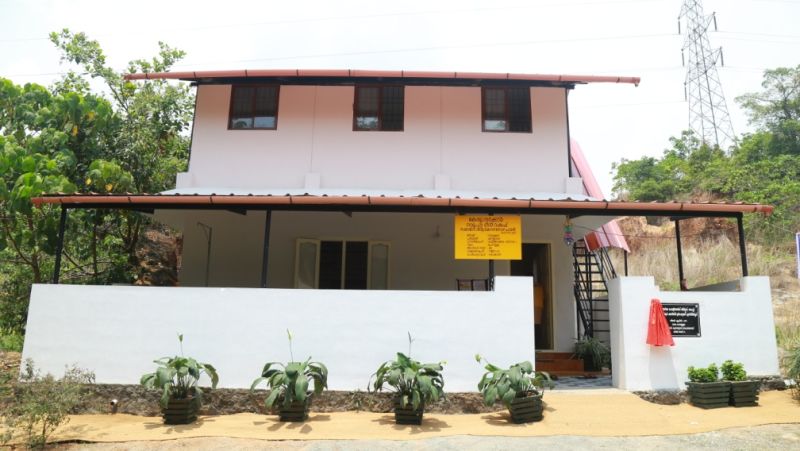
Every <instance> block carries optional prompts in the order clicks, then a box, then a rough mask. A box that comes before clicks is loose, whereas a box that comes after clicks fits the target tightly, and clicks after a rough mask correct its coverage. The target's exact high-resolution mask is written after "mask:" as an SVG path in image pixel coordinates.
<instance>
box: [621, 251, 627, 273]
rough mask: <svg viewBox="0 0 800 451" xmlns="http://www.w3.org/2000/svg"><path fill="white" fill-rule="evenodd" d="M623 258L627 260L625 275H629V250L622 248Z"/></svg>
mask: <svg viewBox="0 0 800 451" xmlns="http://www.w3.org/2000/svg"><path fill="white" fill-rule="evenodd" d="M622 259H623V261H624V262H625V277H628V251H626V250H625V249H623V250H622Z"/></svg>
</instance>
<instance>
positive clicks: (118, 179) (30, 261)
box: [0, 30, 193, 334]
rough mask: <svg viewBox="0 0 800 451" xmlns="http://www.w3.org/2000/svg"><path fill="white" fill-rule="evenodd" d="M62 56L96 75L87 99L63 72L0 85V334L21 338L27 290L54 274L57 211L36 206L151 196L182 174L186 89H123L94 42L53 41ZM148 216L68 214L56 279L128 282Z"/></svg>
mask: <svg viewBox="0 0 800 451" xmlns="http://www.w3.org/2000/svg"><path fill="white" fill-rule="evenodd" d="M51 39H52V40H53V42H54V43H55V44H56V45H57V46H58V48H59V49H60V50H61V51H62V59H63V60H66V61H69V62H70V63H74V64H77V65H79V66H81V67H82V69H83V71H85V72H86V73H87V74H88V75H89V76H91V77H93V78H100V79H101V80H103V81H104V83H105V88H106V90H107V92H103V93H93V92H91V89H90V86H91V85H90V84H89V82H88V80H86V79H85V78H84V76H83V75H82V74H78V73H76V72H74V71H70V72H69V73H68V74H67V75H65V76H64V77H63V78H62V79H61V80H60V81H59V82H57V83H56V84H55V85H54V86H52V87H51V88H50V89H48V88H46V87H43V86H39V85H35V84H27V85H25V86H17V85H15V84H14V83H12V82H11V81H10V80H5V79H2V78H0V174H2V176H3V177H2V182H0V334H3V333H8V332H11V333H15V334H21V333H22V332H23V330H24V324H25V318H26V316H27V305H28V297H29V293H30V285H31V284H32V283H42V282H46V281H47V280H48V279H49V274H50V273H51V271H52V269H53V261H54V259H53V255H54V252H55V248H56V241H57V231H58V224H59V213H58V209H57V208H53V207H43V208H33V206H32V205H31V198H32V197H36V196H40V195H42V194H47V193H73V192H76V191H91V192H101V193H116V192H131V191H136V192H158V191H162V190H164V189H167V188H168V187H171V185H172V183H173V181H174V178H175V174H176V173H177V172H178V171H180V170H183V168H185V166H186V156H187V153H188V137H187V136H186V135H185V132H186V131H187V129H188V124H189V121H190V119H191V110H192V104H193V99H192V96H191V95H190V93H189V91H188V88H187V87H186V86H185V85H183V84H171V83H167V82H157V81H156V82H149V83H143V84H141V85H139V84H134V83H131V82H127V81H125V80H124V78H123V73H122V72H116V71H114V70H113V69H111V68H110V67H109V66H108V65H107V64H106V61H105V56H104V54H103V52H102V50H101V49H100V46H99V44H98V43H97V42H96V41H92V40H89V39H87V38H86V36H85V35H84V34H83V33H77V34H72V33H71V32H69V30H63V31H62V32H61V33H59V34H55V33H54V34H53V35H51ZM182 56H183V52H180V51H178V50H174V49H171V48H169V47H168V46H166V45H164V44H160V51H159V54H158V56H157V57H155V58H153V59H152V60H150V61H147V60H136V61H132V62H131V63H129V65H128V67H127V68H126V71H127V72H151V71H162V70H168V69H169V68H170V67H171V66H172V64H174V63H175V62H176V61H178V60H179V59H180V58H181V57H182ZM145 226H147V221H146V219H145V218H144V217H143V216H142V215H141V214H139V213H135V212H127V211H123V212H120V211H107V210H73V211H71V212H70V221H69V222H68V229H67V236H68V239H67V240H66V242H65V243H64V251H63V257H64V260H63V265H62V266H63V270H62V280H63V281H65V282H71V283H87V282H88V283H110V282H131V281H132V280H133V279H134V278H135V277H136V271H137V270H138V268H139V265H138V261H137V257H136V255H137V254H136V251H137V245H138V242H139V236H140V233H141V231H142V229H143V227H145Z"/></svg>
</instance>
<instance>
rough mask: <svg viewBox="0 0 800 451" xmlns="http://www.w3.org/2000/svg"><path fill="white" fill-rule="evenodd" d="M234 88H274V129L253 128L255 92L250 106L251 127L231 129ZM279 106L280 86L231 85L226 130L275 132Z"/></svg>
mask: <svg viewBox="0 0 800 451" xmlns="http://www.w3.org/2000/svg"><path fill="white" fill-rule="evenodd" d="M236 88H275V126H274V127H255V109H256V105H255V103H256V96H255V91H253V99H252V106H251V108H250V111H251V113H252V114H251V116H250V117H251V118H252V119H253V125H254V126H253V127H249V128H235V127H233V126H232V125H233V124H232V123H231V120H232V119H233V99H234V98H235V96H234V91H235V90H236ZM280 106H281V85H275V84H256V85H248V84H239V85H231V100H230V105H229V106H228V130H236V131H243V130H277V129H278V116H279V111H280Z"/></svg>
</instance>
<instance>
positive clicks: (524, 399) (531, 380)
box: [475, 354, 553, 424]
mask: <svg viewBox="0 0 800 451" xmlns="http://www.w3.org/2000/svg"><path fill="white" fill-rule="evenodd" d="M475 360H476V361H477V362H478V363H481V361H482V360H483V361H485V360H484V359H483V358H482V357H481V356H480V354H476V355H475ZM484 368H486V373H484V375H483V377H482V378H481V381H480V382H478V390H480V392H481V393H482V394H483V402H484V404H486V406H489V407H491V406H493V405H494V404H495V402H497V401H498V400H499V401H502V402H503V404H504V405H505V406H506V408H507V409H508V411H509V413H510V414H511V421H512V422H513V423H517V424H519V423H530V422H533V421H541V420H542V417H543V411H544V406H543V404H542V396H543V389H544V388H545V387H550V388H552V387H553V382H552V381H551V380H550V375H549V374H547V373H544V372H539V371H534V370H533V365H531V362H529V361H525V362H520V363H515V364H514V365H511V366H510V367H509V368H508V369H502V368H499V367H497V366H495V365H492V364H491V363H489V362H488V361H486V366H485V367H484Z"/></svg>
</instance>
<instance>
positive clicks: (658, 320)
mask: <svg viewBox="0 0 800 451" xmlns="http://www.w3.org/2000/svg"><path fill="white" fill-rule="evenodd" d="M647 344H649V345H652V346H667V345H669V346H675V341H674V340H673V339H672V331H670V330H669V324H668V323H667V317H666V316H665V315H664V309H663V307H661V301H659V300H658V299H651V300H650V321H648V323H647Z"/></svg>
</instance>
